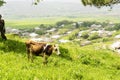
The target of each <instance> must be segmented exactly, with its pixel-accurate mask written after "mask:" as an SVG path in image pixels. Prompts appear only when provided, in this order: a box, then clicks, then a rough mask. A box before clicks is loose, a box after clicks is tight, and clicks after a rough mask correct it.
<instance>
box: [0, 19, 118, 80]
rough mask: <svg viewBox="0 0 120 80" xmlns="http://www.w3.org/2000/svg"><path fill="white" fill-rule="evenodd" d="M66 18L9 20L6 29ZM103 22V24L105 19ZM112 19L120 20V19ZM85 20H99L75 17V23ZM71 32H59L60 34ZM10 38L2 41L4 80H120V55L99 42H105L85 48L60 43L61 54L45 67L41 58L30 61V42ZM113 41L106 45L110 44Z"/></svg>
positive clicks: (0, 64)
mask: <svg viewBox="0 0 120 80" xmlns="http://www.w3.org/2000/svg"><path fill="white" fill-rule="evenodd" d="M65 19H67V18H60V19H56V18H51V19H47V18H44V19H36V20H31V19H30V20H12V21H11V20H7V21H6V26H11V27H14V28H33V27H36V26H38V25H40V24H54V23H55V22H56V21H58V20H65ZM69 19H70V18H69ZM99 19H100V20H99V21H102V19H103V18H99ZM109 19H111V20H115V21H116V22H117V21H119V20H118V19H117V18H116V19H113V18H109ZM70 20H73V18H71V19H70ZM82 20H95V18H94V19H93V18H91V19H90V18H84V17H82V18H74V21H82ZM104 20H105V19H104ZM67 30H68V29H64V30H63V31H62V30H59V33H64V31H67ZM76 32H78V30H74V31H73V32H72V33H71V35H69V37H71V36H72V35H74V34H75V33H76ZM116 34H117V33H116ZM69 37H65V39H66V38H67V39H68V38H69ZM7 38H8V40H7V41H3V40H2V39H1V38H0V57H1V58H0V61H1V62H0V80H120V77H119V75H120V55H118V54H117V53H115V52H113V51H111V50H109V49H107V48H106V49H103V48H102V46H103V45H102V44H101V43H99V42H100V41H101V39H98V41H94V43H93V44H91V45H87V46H84V47H81V46H80V44H79V43H77V42H73V43H67V44H59V45H60V52H61V55H60V56H56V55H52V56H50V57H49V58H48V64H47V65H43V63H42V62H43V58H41V57H35V59H34V63H31V62H28V59H27V55H26V50H25V44H24V42H25V40H26V39H23V38H20V37H18V36H14V35H11V34H7ZM110 40H111V39H110ZM110 40H109V39H107V40H106V41H105V42H104V43H105V44H107V45H109V44H111V41H110ZM95 42H96V43H95Z"/></svg>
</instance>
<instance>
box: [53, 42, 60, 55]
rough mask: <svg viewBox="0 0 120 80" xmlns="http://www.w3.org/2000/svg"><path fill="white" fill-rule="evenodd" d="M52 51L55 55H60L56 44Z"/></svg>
mask: <svg viewBox="0 0 120 80" xmlns="http://www.w3.org/2000/svg"><path fill="white" fill-rule="evenodd" d="M54 51H55V52H56V54H57V55H60V54H61V53H60V50H59V46H58V44H55V45H54Z"/></svg>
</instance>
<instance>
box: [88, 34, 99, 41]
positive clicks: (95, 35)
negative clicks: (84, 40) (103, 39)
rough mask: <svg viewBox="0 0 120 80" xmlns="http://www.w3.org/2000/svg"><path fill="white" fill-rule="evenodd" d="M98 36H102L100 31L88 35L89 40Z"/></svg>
mask: <svg viewBox="0 0 120 80" xmlns="http://www.w3.org/2000/svg"><path fill="white" fill-rule="evenodd" d="M98 38H100V36H99V35H98V33H93V34H91V35H89V37H88V39H89V40H94V39H98Z"/></svg>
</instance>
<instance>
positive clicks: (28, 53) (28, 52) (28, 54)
mask: <svg viewBox="0 0 120 80" xmlns="http://www.w3.org/2000/svg"><path fill="white" fill-rule="evenodd" d="M26 50H27V56H28V61H29V60H30V49H28V48H26Z"/></svg>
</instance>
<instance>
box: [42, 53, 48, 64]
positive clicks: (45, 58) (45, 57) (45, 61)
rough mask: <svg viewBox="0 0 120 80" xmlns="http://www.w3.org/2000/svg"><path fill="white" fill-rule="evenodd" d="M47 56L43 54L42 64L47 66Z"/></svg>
mask: <svg viewBox="0 0 120 80" xmlns="http://www.w3.org/2000/svg"><path fill="white" fill-rule="evenodd" d="M47 58H48V57H47V55H46V54H45V53H44V55H43V64H47V62H48V61H47Z"/></svg>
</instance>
